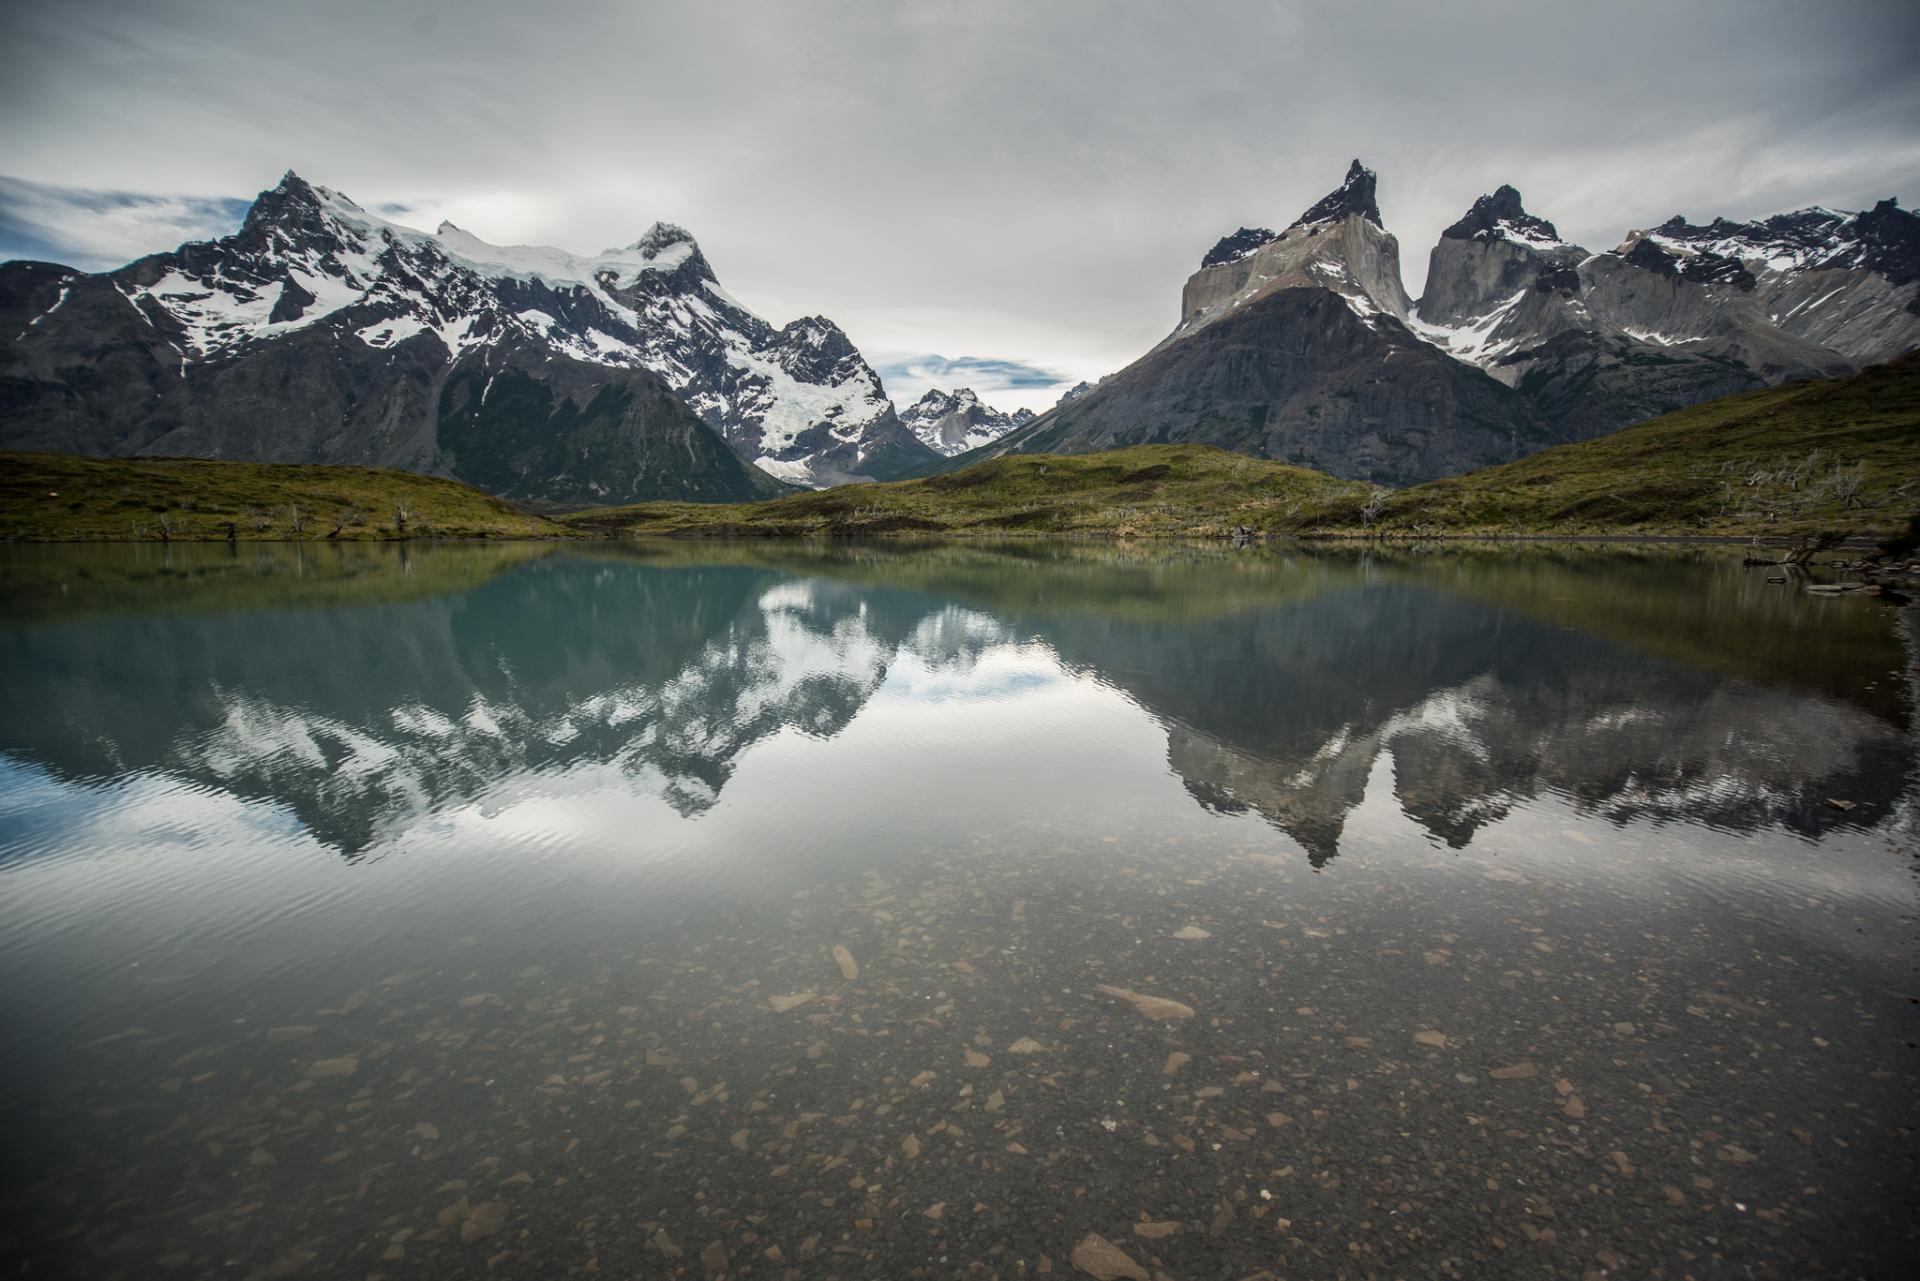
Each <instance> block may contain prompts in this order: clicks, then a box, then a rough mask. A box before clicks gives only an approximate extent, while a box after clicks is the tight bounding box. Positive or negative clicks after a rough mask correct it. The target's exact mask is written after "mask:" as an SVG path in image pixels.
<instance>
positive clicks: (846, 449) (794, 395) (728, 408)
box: [122, 171, 928, 484]
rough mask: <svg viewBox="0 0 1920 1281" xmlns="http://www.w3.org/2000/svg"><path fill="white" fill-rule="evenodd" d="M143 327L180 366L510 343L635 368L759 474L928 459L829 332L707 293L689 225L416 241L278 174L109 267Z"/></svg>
mask: <svg viewBox="0 0 1920 1281" xmlns="http://www.w3.org/2000/svg"><path fill="white" fill-rule="evenodd" d="M123 274H124V275H125V276H126V279H125V281H124V283H123V285H122V292H123V293H124V294H125V296H126V297H127V298H128V301H129V302H130V303H132V304H133V306H134V307H135V308H136V309H138V310H140V311H141V313H142V314H143V315H145V316H146V317H148V319H149V322H150V323H156V324H162V325H165V326H167V327H169V328H176V327H177V328H178V330H179V331H180V334H181V347H182V352H183V356H184V357H185V359H186V360H189V361H208V360H218V359H224V358H227V357H229V356H232V355H236V354H239V353H241V352H244V351H245V350H247V349H249V348H251V347H252V346H255V345H257V344H259V343H262V342H271V341H274V340H276V339H279V338H282V337H285V336H287V335H288V334H291V333H293V332H295V331H298V330H301V329H305V328H308V327H311V326H314V325H318V324H321V323H323V322H326V323H338V324H339V325H341V327H342V328H343V329H344V330H345V331H346V332H347V334H349V335H350V336H351V337H352V338H354V339H355V340H357V341H359V342H362V343H365V344H367V345H368V346H372V347H377V348H383V349H385V348H399V347H401V346H403V345H406V344H412V343H424V342H428V341H434V340H437V341H438V343H439V344H440V346H441V347H442V348H443V349H444V360H445V361H446V362H447V363H448V364H452V363H454V362H457V361H458V360H460V359H461V358H462V356H463V355H464V354H465V353H466V352H468V351H470V350H474V349H476V348H485V347H488V346H491V345H494V344H496V343H499V342H501V341H504V340H506V339H508V338H509V337H511V338H513V339H515V340H517V341H529V342H534V343H539V344H544V345H545V346H547V347H548V348H550V349H551V350H552V351H554V352H555V353H556V354H560V355H565V356H567V357H570V358H572V359H574V360H579V361H582V362H585V363H588V364H596V365H607V366H614V367H625V368H637V369H646V370H649V371H651V372H653V373H655V374H658V375H659V376H660V377H661V378H663V379H664V380H665V381H666V382H667V384H668V386H670V387H671V388H672V389H673V390H674V391H676V392H678V393H680V395H681V396H682V397H684V398H685V399H686V400H687V402H688V404H689V405H691V406H692V407H693V409H694V411H695V412H696V413H698V414H699V415H700V417H701V418H703V419H704V420H705V421H706V422H707V423H708V425H710V426H712V427H714V428H715V429H716V430H718V431H720V432H721V434H722V435H724V436H725V437H726V438H727V440H728V441H729V442H730V443H731V444H733V445H734V446H735V447H736V448H737V449H739V450H741V452H743V453H745V454H746V455H747V456H748V457H749V458H750V459H752V460H753V461H755V462H756V463H758V464H760V465H761V467H762V468H763V469H765V470H767V471H769V472H772V473H773V474H774V475H776V476H779V477H781V478H782V479H785V480H790V481H794V482H797V483H801V484H830V483H837V482H838V481H841V480H846V479H853V478H858V477H863V476H864V477H870V478H875V479H880V478H886V477H887V476H888V475H890V474H898V473H899V472H900V471H902V470H905V469H909V468H911V467H915V466H918V465H921V464H922V463H923V462H924V461H927V460H928V455H927V454H926V452H925V450H923V449H922V448H921V447H920V445H919V442H918V441H917V440H916V439H915V438H914V437H913V436H912V435H910V434H909V433H907V432H905V431H902V430H901V429H900V427H899V424H898V422H897V420H896V418H895V416H894V412H893V407H892V404H891V402H889V401H888V399H887V397H886V393H885V391H884V389H883V388H882V386H881V382H880V377H879V375H878V374H877V373H875V372H874V371H873V369H872V368H871V367H870V366H869V365H868V364H867V363H866V361H865V360H864V359H863V358H862V357H861V355H860V353H859V352H858V350H856V349H855V348H854V346H853V344H852V342H851V341H850V340H849V339H848V338H847V336H846V334H845V333H843V332H842V331H841V330H840V329H839V327H838V326H836V325H834V324H833V323H832V322H831V321H829V320H826V319H825V318H824V317H819V316H811V317H804V318H802V319H800V320H796V321H794V322H792V323H791V324H789V325H786V326H784V327H781V328H775V327H774V326H773V325H771V324H769V323H768V322H767V321H766V320H765V319H763V318H762V317H760V316H758V315H755V314H754V313H753V312H751V311H749V310H748V309H747V308H745V307H743V306H742V305H741V304H740V303H739V302H737V301H736V300H735V299H733V298H732V297H731V296H730V295H728V294H727V293H726V291H725V290H723V289H722V288H720V284H719V280H718V278H717V277H716V276H715V274H714V271H713V268H712V266H711V265H710V264H709V263H708V261H707V259H706V257H705V255H704V254H702V253H701V251H700V247H699V245H698V243H697V242H696V241H695V240H694V238H693V235H692V234H691V233H690V232H689V231H688V230H687V229H686V228H684V227H681V226H679V225H677V224H674V223H667V222H656V223H654V224H653V225H652V226H651V227H649V228H648V229H647V231H646V232H645V233H644V234H643V235H642V236H641V237H640V238H639V239H638V240H636V241H634V242H633V243H632V244H631V245H628V246H626V247H624V248H618V249H609V250H605V251H603V252H601V253H598V254H578V253H573V252H571V251H568V250H565V249H557V248H553V247H551V246H545V245H495V244H491V243H489V242H487V241H485V240H482V239H481V238H480V237H478V236H476V235H474V234H473V233H472V232H469V231H467V230H465V229H463V228H461V227H458V226H455V225H454V224H453V223H451V222H442V223H441V224H440V226H439V227H438V229H436V230H435V231H434V232H431V233H428V232H423V231H419V230H416V229H414V228H410V227H406V226H402V225H401V224H398V223H395V222H391V221H389V220H387V219H385V218H382V217H380V216H379V215H377V214H374V213H371V212H369V211H368V210H366V209H364V208H362V207H361V206H360V205H358V204H356V203H355V202H354V201H353V200H351V199H350V198H348V197H347V196H345V195H343V194H341V193H339V192H336V191H332V190H330V189H328V188H326V187H321V186H317V185H314V184H311V183H309V182H307V181H306V180H305V179H303V178H301V177H300V176H299V175H298V174H295V173H293V172H291V171H289V172H288V173H287V174H286V176H285V177H283V178H282V179H281V181H280V183H279V185H278V186H276V187H274V188H272V189H271V190H269V191H266V192H263V193H262V194H261V195H260V197H259V198H258V199H257V200H256V201H255V202H254V204H253V206H252V208H251V209H250V210H249V211H248V213H247V217H246V220H245V222H244V224H243V225H242V228H241V230H240V231H239V232H238V233H236V234H235V235H233V236H230V237H228V238H226V239H224V240H221V241H214V242H206V243H201V244H194V245H187V246H183V247H182V249H181V250H180V251H179V252H178V253H176V254H162V255H155V256H153V257H152V258H149V259H143V260H142V261H141V262H140V263H136V264H133V265H132V266H130V267H128V268H126V269H124V273H123Z"/></svg>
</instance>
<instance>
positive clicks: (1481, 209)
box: [1440, 183, 1560, 241]
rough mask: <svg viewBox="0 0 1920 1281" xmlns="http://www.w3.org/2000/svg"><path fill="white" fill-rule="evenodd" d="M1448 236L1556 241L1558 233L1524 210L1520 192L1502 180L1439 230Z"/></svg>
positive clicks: (1453, 237)
mask: <svg viewBox="0 0 1920 1281" xmlns="http://www.w3.org/2000/svg"><path fill="white" fill-rule="evenodd" d="M1440 234H1441V235H1442V236H1444V237H1445V238H1446V239H1448V240H1475V239H1478V240H1521V241H1540V240H1551V241H1558V240H1559V239H1560V233H1559V232H1558V231H1556V230H1555V229H1554V225H1553V224H1552V223H1550V222H1548V221H1547V220H1546V219H1545V218H1536V217H1534V216H1533V215H1532V214H1530V213H1528V212H1527V210H1526V206H1525V205H1523V204H1522V203H1521V202H1520V192H1519V190H1518V189H1517V188H1515V187H1511V186H1509V185H1507V184H1506V183H1502V184H1500V186H1498V187H1496V188H1494V190H1493V194H1492V195H1487V196H1482V197H1480V198H1479V199H1478V200H1476V201H1474V202H1473V205H1472V207H1471V208H1469V209H1468V210H1467V212H1466V216H1465V217H1463V218H1461V219H1460V221H1459V222H1456V223H1454V224H1453V225H1452V226H1451V227H1448V228H1447V229H1446V230H1445V231H1443V232H1441V233H1440Z"/></svg>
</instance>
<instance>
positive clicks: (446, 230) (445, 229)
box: [433, 219, 468, 236]
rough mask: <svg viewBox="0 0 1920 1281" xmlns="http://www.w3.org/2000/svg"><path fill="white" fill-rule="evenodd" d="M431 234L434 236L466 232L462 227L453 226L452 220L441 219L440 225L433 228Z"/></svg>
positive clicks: (463, 233) (458, 234)
mask: <svg viewBox="0 0 1920 1281" xmlns="http://www.w3.org/2000/svg"><path fill="white" fill-rule="evenodd" d="M433 234H434V235H436V236H464V235H467V234H468V233H467V232H466V231H465V230H463V229H462V228H460V227H456V226H454V225H453V223H452V222H449V221H447V220H445V219H443V220H442V221H441V223H440V225H439V226H438V227H435V228H434V229H433Z"/></svg>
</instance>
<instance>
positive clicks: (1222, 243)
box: [1200, 227, 1280, 268]
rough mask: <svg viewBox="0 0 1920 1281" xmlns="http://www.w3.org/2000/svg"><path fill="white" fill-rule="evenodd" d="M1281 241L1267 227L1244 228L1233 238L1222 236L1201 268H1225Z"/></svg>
mask: <svg viewBox="0 0 1920 1281" xmlns="http://www.w3.org/2000/svg"><path fill="white" fill-rule="evenodd" d="M1278 239H1280V237H1279V235H1278V234H1276V233H1275V232H1274V231H1272V230H1271V229H1270V228H1267V227H1242V228H1240V230H1238V231H1236V232H1234V233H1233V234H1232V235H1231V236H1222V237H1220V239H1219V240H1218V241H1217V242H1216V243H1215V244H1214V246H1213V248H1211V249H1209V250H1207V256H1206V257H1204V258H1202V259H1201V260H1200V265H1201V267H1203V268H1205V267H1224V266H1226V265H1227V264H1228V263H1234V262H1239V261H1240V260H1241V259H1242V258H1246V257H1250V256H1252V255H1253V254H1255V253H1258V252H1259V251H1260V249H1261V248H1262V247H1263V246H1265V245H1270V244H1272V243H1273V242H1274V241H1276V240H1278Z"/></svg>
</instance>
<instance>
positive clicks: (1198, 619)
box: [0, 543, 1920, 1278]
mask: <svg viewBox="0 0 1920 1281" xmlns="http://www.w3.org/2000/svg"><path fill="white" fill-rule="evenodd" d="M1764 577H1765V576H1764V574H1762V573H1760V572H1757V571H1743V570H1742V569H1740V567H1739V564H1738V558H1737V555H1735V556H1733V557H1729V556H1728V555H1727V554H1725V553H1724V552H1720V551H1698V550H1692V551H1673V550H1659V551H1655V550H1641V551H1638V552H1621V551H1601V550H1590V549H1565V548H1560V549H1550V548H1534V549H1530V550H1524V551H1518V552H1514V551H1508V552H1465V551H1458V552H1449V553H1446V554H1434V555H1411V554H1407V555H1381V554H1370V555H1369V554H1361V553H1358V552H1344V551H1343V552H1328V553H1317V554H1309V553H1306V552H1300V551H1264V552H1238V553H1235V552H1227V551H1224V550H1219V549H1210V548H1209V549H1200V548H1162V549H1155V550H1151V551H1145V552H1130V551H1127V550H1124V549H1117V548H1112V547H1100V546H1088V545H1052V544H1026V545H1021V546H1017V547H1012V548H996V547H973V546H956V545H947V546H942V547H937V548H923V549H911V548H891V547H889V548H865V547H838V548H823V547H807V546H797V545H782V544H771V543H768V544H751V545H740V546H730V545H696V546H662V547H651V546H645V545H638V546H634V547H626V548H596V549H588V550H582V549H578V548H552V547H546V546H539V545H515V546H504V547H501V546H496V547H431V546H418V547H408V548H398V549H396V548H338V549H334V548H321V549H312V548H308V549H293V548H266V549H263V550H255V549H243V550H241V551H239V552H237V553H235V552H230V551H229V550H228V549H226V548H172V549H167V548H159V547H131V548H98V549H33V548H14V549H4V548H0V602H4V606H5V612H4V621H3V622H0V963H4V965H5V973H6V976H7V982H6V983H5V985H4V987H3V988H0V1018H3V1019H4V1027H5V1032H6V1036H5V1042H4V1046H3V1047H0V1122H4V1124H5V1127H6V1133H7V1142H6V1150H7V1158H8V1167H9V1169H8V1173H9V1175H10V1177H9V1178H8V1180H7V1182H6V1186H5V1190H4V1192H3V1193H0V1220H4V1226H0V1234H3V1235H0V1253H3V1254H4V1255H6V1256H10V1258H11V1259H12V1260H13V1262H12V1263H11V1264H10V1265H9V1266H10V1267H16V1268H30V1269H31V1271H30V1273H29V1274H30V1275H86V1276H116V1275H127V1276H134V1275H138V1276H141V1277H149V1276H176V1275H177V1276H212V1275H220V1276H243V1277H244V1276H260V1277H269V1276H313V1277H321V1276H354V1277H360V1276H368V1275H374V1274H384V1275H387V1276H392V1277H396V1278H397V1277H420V1276H471V1275H476V1274H479V1273H482V1272H489V1271H490V1273H491V1274H494V1275H511V1276H541V1277H555V1276H568V1275H574V1274H576V1273H592V1272H598V1273H601V1274H605V1275H615V1276H636V1277H638V1276H646V1277H654V1276H675V1275H685V1276H689V1277H696V1276H706V1275H711V1274H713V1273H716V1272H726V1273H728V1274H729V1275H737V1276H765V1277H774V1276H795V1277H808V1278H811V1277H833V1276H841V1277H911V1276H980V1277H991V1276H999V1277H1015V1276H1025V1275H1032V1274H1035V1273H1038V1272H1045V1271H1053V1272H1071V1271H1072V1269H1073V1267H1074V1265H1075V1262H1076V1255H1075V1250H1076V1246H1080V1247H1081V1252H1080V1253H1079V1254H1078V1255H1077V1262H1078V1263H1079V1264H1081V1265H1082V1266H1084V1267H1086V1268H1089V1269H1093V1270H1096V1271H1098V1270H1100V1269H1101V1267H1102V1266H1103V1264H1104V1266H1105V1267H1106V1268H1108V1269H1112V1268H1118V1267H1119V1261H1118V1259H1117V1256H1114V1255H1112V1254H1110V1253H1103V1252H1102V1251H1101V1250H1100V1249H1099V1248H1098V1247H1089V1246H1085V1245H1083V1242H1084V1241H1085V1239H1086V1238H1087V1237H1088V1235H1089V1234H1098V1235H1099V1236H1100V1237H1102V1238H1104V1239H1105V1240H1106V1241H1107V1242H1109V1243H1110V1244H1111V1247H1112V1248H1113V1249H1117V1250H1119V1251H1123V1252H1124V1254H1125V1255H1126V1256H1128V1258H1130V1259H1131V1260H1132V1264H1130V1265H1129V1266H1134V1267H1138V1268H1140V1269H1142V1273H1141V1274H1142V1275H1145V1274H1157V1273H1164V1274H1165V1275H1167V1276H1170V1277H1181V1278H1188V1277H1202V1276H1206V1277H1236V1278H1238V1277H1246V1276H1250V1275H1258V1274H1260V1273H1261V1272H1262V1270H1265V1271H1268V1272H1271V1273H1272V1274H1274V1275H1287V1276H1290V1275H1316V1276H1353V1277H1370V1276H1382V1277H1385V1276H1436V1275H1459V1276H1474V1277H1480V1276H1514V1277H1540V1276H1583V1275H1609V1276H1610V1275H1616V1274H1617V1275H1622V1276H1663V1277H1682V1276H1729V1277H1731V1276H1742V1277H1745V1276H1761V1277H1770V1276H1777V1277H1794V1276H1809V1275H1820V1276H1827V1275H1831V1276H1885V1275H1891V1274H1895V1273H1897V1272H1899V1271H1900V1270H1902V1268H1903V1267H1904V1266H1906V1265H1910V1264H1911V1263H1912V1262H1913V1261H1914V1258H1915V1253H1916V1244H1915V1241H1916V1238H1915V1232H1916V1228H1915V1215H1914V1210H1915V1204H1914V1203H1915V1195H1914V1187H1915V1184H1916V1179H1915V1175H1916V1169H1915V1149H1914V1142H1913V1133H1912V1127H1913V1124H1914V1121H1915V1117H1916V1111H1920V1109H1917V1108H1916V1097H1915V1087H1916V1082H1917V1078H1916V1072H1915V1058H1914V1055H1915V1050H1914V1044H1915V1042H1916V1039H1920V1012H1917V1011H1920V1007H1916V1005H1915V1000H1914V994H1915V992H1916V991H1917V990H1920V980H1917V979H1916V975H1915V965H1914V962H1915V959H1916V951H1915V941H1914V922H1915V907H1916V903H1917V902H1920V893H1917V892H1916V880H1915V868H1916V864H1915V861H1914V854H1915V848H1916V839H1915V834H1916V824H1917V823H1920V818H1917V817H1916V806H1915V802H1916V796H1917V795H1920V791H1917V786H1920V761H1917V759H1916V740H1915V735H1914V717H1915V699H1916V691H1915V688H1914V679H1915V676H1914V673H1915V664H1916V656H1915V654H1914V652H1913V649H1912V641H1911V638H1910V636H1909V629H1910V625H1909V624H1908V623H1907V622H1906V621H1904V620H1903V617H1902V614H1901V613H1900V612H1899V611H1897V610H1894V609H1892V608H1890V607H1888V606H1887V605H1885V604H1883V603H1881V602H1879V601H1872V600H1862V599H1833V598H1820V597H1815V596H1809V595H1806V594H1803V593H1799V592H1796V591H1794V590H1792V589H1791V588H1786V587H1780V586H1772V585H1769V584H1767V583H1766V582H1765V581H1764ZM1830 801H1839V802H1844V803H1847V804H1848V806H1850V807H1849V808H1838V807H1836V806H1834V805H1832V804H1830V803H1829V802H1830ZM1148 998H1151V999H1148ZM1113 1274H1114V1275H1125V1274H1126V1273H1124V1272H1114V1273H1113Z"/></svg>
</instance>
